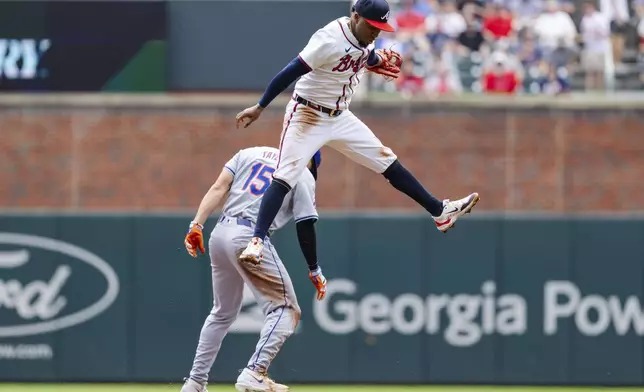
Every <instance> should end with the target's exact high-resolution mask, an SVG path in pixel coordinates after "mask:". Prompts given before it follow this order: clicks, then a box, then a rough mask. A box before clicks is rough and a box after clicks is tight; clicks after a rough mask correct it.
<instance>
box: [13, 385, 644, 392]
mask: <svg viewBox="0 0 644 392" xmlns="http://www.w3.org/2000/svg"><path fill="white" fill-rule="evenodd" d="M180 390H181V384H157V385H150V384H146V385H143V384H3V383H0V391H1V392H80V391H83V392H151V391H174V392H179V391H180ZM208 391H209V392H235V388H234V387H233V386H232V385H210V386H209V387H208ZM291 391H292V392H341V391H342V392H367V391H369V392H399V391H413V392H439V391H440V392H443V391H446V392H596V391H602V392H612V391H615V392H617V391H629V392H630V391H632V392H644V388H629V389H620V388H561V387H488V386H485V387H483V386H480V387H479V386H473V387H462V386H458V387H452V386H449V387H444V386H369V385H363V386H353V385H351V386H348V385H347V386H343V385H330V386H325V385H302V386H298V385H291Z"/></svg>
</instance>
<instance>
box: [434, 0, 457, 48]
mask: <svg viewBox="0 0 644 392" xmlns="http://www.w3.org/2000/svg"><path fill="white" fill-rule="evenodd" d="M425 27H426V29H427V34H428V36H429V39H430V42H431V45H432V46H433V47H434V48H435V49H436V50H439V51H440V50H442V47H443V45H444V44H445V42H447V41H449V40H454V39H456V38H457V37H458V36H459V34H461V33H462V32H463V31H465V28H466V24H465V18H463V15H461V14H460V13H459V12H458V9H457V8H456V4H455V3H454V2H453V1H452V0H445V1H443V3H442V4H441V5H440V9H439V11H438V12H437V13H434V14H430V15H429V16H427V19H426V20H425Z"/></svg>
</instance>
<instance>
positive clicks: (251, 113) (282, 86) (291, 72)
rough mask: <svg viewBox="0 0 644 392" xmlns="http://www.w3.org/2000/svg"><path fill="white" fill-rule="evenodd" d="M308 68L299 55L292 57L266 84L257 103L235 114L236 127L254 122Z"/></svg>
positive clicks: (246, 125) (245, 126)
mask: <svg viewBox="0 0 644 392" xmlns="http://www.w3.org/2000/svg"><path fill="white" fill-rule="evenodd" d="M309 71H310V69H309V68H308V66H307V65H306V64H304V63H303V62H302V61H301V59H300V58H299V57H296V58H294V59H293V60H292V61H291V62H290V63H288V65H286V67H284V68H283V69H282V70H281V71H280V72H279V73H278V74H277V75H275V77H273V80H271V82H270V83H269V84H268V87H267V88H266V91H264V95H262V98H261V99H260V100H259V102H258V103H257V105H255V106H252V107H249V108H247V109H244V110H243V111H242V112H240V113H239V114H237V128H239V125H240V124H244V128H247V127H248V126H249V125H250V124H252V123H253V122H255V120H257V119H258V118H259V116H260V115H261V114H262V111H263V110H264V108H266V107H267V106H268V105H269V104H270V103H271V102H272V101H273V100H274V99H275V98H276V97H277V96H278V95H280V94H281V93H282V92H283V91H284V90H286V88H287V87H288V86H290V85H291V83H293V82H294V81H295V80H297V78H299V77H300V76H302V75H304V74H306V73H308V72H309Z"/></svg>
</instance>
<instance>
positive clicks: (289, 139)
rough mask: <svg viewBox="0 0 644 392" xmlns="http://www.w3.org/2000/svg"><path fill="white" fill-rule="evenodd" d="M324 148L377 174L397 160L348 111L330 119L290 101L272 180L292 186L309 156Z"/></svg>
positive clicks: (367, 128) (389, 150) (323, 114)
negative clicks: (276, 179) (338, 153)
mask: <svg viewBox="0 0 644 392" xmlns="http://www.w3.org/2000/svg"><path fill="white" fill-rule="evenodd" d="M325 145H327V146H329V147H331V148H333V149H334V150H336V151H338V152H340V153H341V154H343V155H345V156H346V157H348V158H349V159H351V160H352V161H354V162H357V163H359V164H360V165H362V166H365V167H366V168H368V169H371V170H373V171H374V172H376V173H379V174H381V173H383V172H384V171H385V170H386V169H387V168H388V167H389V165H391V164H392V163H393V162H394V161H395V160H396V159H397V157H396V155H395V154H394V153H393V152H392V151H391V149H389V148H388V147H385V146H384V145H383V144H382V142H381V141H380V139H378V138H377V137H376V135H374V133H373V132H372V131H371V129H369V127H368V126H367V125H365V123H363V122H362V121H361V120H360V119H359V118H358V117H356V116H355V115H354V114H353V113H352V112H351V111H349V110H345V111H344V112H342V113H341V114H340V115H339V116H337V117H331V116H329V115H328V114H325V113H322V112H320V111H317V110H314V109H312V108H310V107H308V106H306V105H302V104H300V103H297V102H296V101H295V100H293V99H291V101H290V102H289V103H288V105H287V106H286V114H285V115H284V125H283V130H282V135H281V137H280V146H279V149H280V157H279V161H278V164H277V169H276V170H275V172H274V173H273V177H274V178H279V179H280V180H282V181H285V182H286V183H287V184H289V185H290V186H291V187H293V186H295V184H296V183H297V179H298V178H299V176H300V175H301V172H302V170H303V169H304V168H305V167H306V164H307V163H308V161H309V160H310V159H311V157H312V156H313V154H315V152H316V151H317V150H319V149H320V148H322V146H325Z"/></svg>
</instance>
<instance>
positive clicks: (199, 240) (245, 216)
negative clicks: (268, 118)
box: [181, 147, 326, 392]
mask: <svg viewBox="0 0 644 392" xmlns="http://www.w3.org/2000/svg"><path fill="white" fill-rule="evenodd" d="M278 159H279V150H278V149H276V148H272V147H252V148H247V149H243V150H241V151H239V152H237V154H235V156H233V158H232V159H231V160H230V161H228V162H227V163H226V164H225V166H224V168H223V169H222V171H221V174H220V175H219V178H218V179H217V181H216V182H215V183H214V185H213V186H212V187H211V188H210V190H209V191H208V193H206V195H205V196H204V198H203V200H202V201H201V204H200V206H199V209H198V211H197V214H196V216H195V218H194V220H193V221H192V222H190V228H189V231H188V234H187V235H186V238H185V241H184V244H185V247H186V250H187V251H188V253H189V254H190V255H191V256H193V257H197V255H198V252H199V251H200V252H201V253H205V249H204V246H203V234H202V230H203V224H204V222H205V221H206V219H207V218H208V217H209V216H210V215H211V214H212V213H213V211H214V209H215V208H216V207H217V206H218V205H219V204H220V202H221V201H222V200H225V203H224V206H223V208H222V212H221V216H220V218H219V220H218V222H217V224H216V226H215V227H214V229H213V230H212V233H211V235H210V239H209V241H208V251H209V254H210V262H211V267H212V289H213V297H214V301H213V307H212V311H211V312H210V315H208V317H207V318H206V321H205V323H204V325H203V327H202V330H201V334H200V336H199V344H198V346H197V352H196V355H195V358H194V362H193V365H192V370H191V371H190V377H188V378H187V379H186V380H185V383H184V385H183V388H182V389H181V392H206V384H207V381H208V374H209V373H210V369H211V367H212V365H213V363H214V361H215V358H216V357H217V353H218V352H219V348H220V347H221V344H222V341H223V339H224V337H225V335H226V333H227V332H228V329H229V328H230V326H231V325H232V323H233V322H234V321H235V319H236V318H237V315H238V314H239V311H240V309H241V303H242V295H243V289H244V284H246V285H248V287H249V288H250V289H251V291H252V292H253V295H254V296H255V299H256V300H257V303H258V304H259V305H260V307H261V309H262V310H263V312H264V315H265V320H264V327H263V328H262V331H261V333H260V339H259V341H258V343H257V346H256V349H255V352H254V353H253V355H252V356H251V357H250V360H249V361H248V364H247V366H246V367H245V368H244V370H242V372H241V374H240V375H239V377H238V379H237V383H236V384H235V388H236V389H237V390H238V391H241V392H265V391H272V392H285V391H288V387H287V386H286V385H282V384H278V383H276V382H275V381H273V380H271V379H270V378H269V377H268V376H267V371H268V368H269V366H270V364H271V362H272V360H273V359H274V358H275V356H276V355H277V353H278V352H279V350H280V349H281V347H282V345H283V344H284V342H285V341H286V339H287V338H288V337H289V336H291V334H293V332H294V331H295V328H296V326H297V324H298V322H299V319H300V312H301V311H300V307H299V305H298V303H297V298H296V297H295V290H294V289H293V284H292V282H291V278H290V277H289V274H288V272H287V271H286V268H284V265H283V264H282V261H281V260H280V258H279V256H278V254H277V252H276V251H275V248H274V247H273V245H272V244H271V242H270V234H269V236H268V237H267V240H266V250H267V252H266V255H265V257H264V258H263V260H262V261H261V263H256V264H253V263H240V262H239V260H238V257H239V254H240V253H241V252H242V251H243V250H244V248H245V247H246V245H247V244H248V241H250V239H251V238H252V237H253V229H254V225H255V222H256V220H257V213H258V210H259V206H260V204H261V199H262V196H263V194H264V192H265V191H266V189H268V187H269V185H270V182H271V178H272V176H271V175H272V173H273V171H275V167H276V165H277V161H278ZM320 159H321V156H320V152H319V151H318V152H317V153H316V154H315V155H314V157H313V158H312V159H311V161H310V162H309V164H308V165H307V167H308V170H303V172H302V173H301V176H300V178H299V180H298V182H297V184H296V186H295V187H294V192H291V193H289V195H292V196H290V197H289V198H288V199H285V201H284V203H283V205H282V208H281V210H280V212H279V213H278V216H277V218H276V219H275V221H274V222H273V224H272V226H271V230H270V233H273V232H275V230H278V229H280V228H281V227H283V226H284V225H285V224H287V223H288V222H289V221H290V220H291V219H294V220H295V222H296V230H297V236H298V240H299V243H300V247H301V248H302V253H303V254H304V257H305V259H306V261H307V264H308V266H309V271H310V272H309V278H310V279H311V281H312V282H313V284H314V286H315V288H316V290H317V299H318V300H321V299H322V298H323V297H324V294H325V293H326V279H325V277H324V276H323V275H322V270H321V269H320V267H319V266H318V264H317V256H316V241H315V240H316V236H315V229H314V223H315V222H316V221H317V219H318V213H317V210H316V207H315V180H316V178H317V168H318V166H319V164H320Z"/></svg>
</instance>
